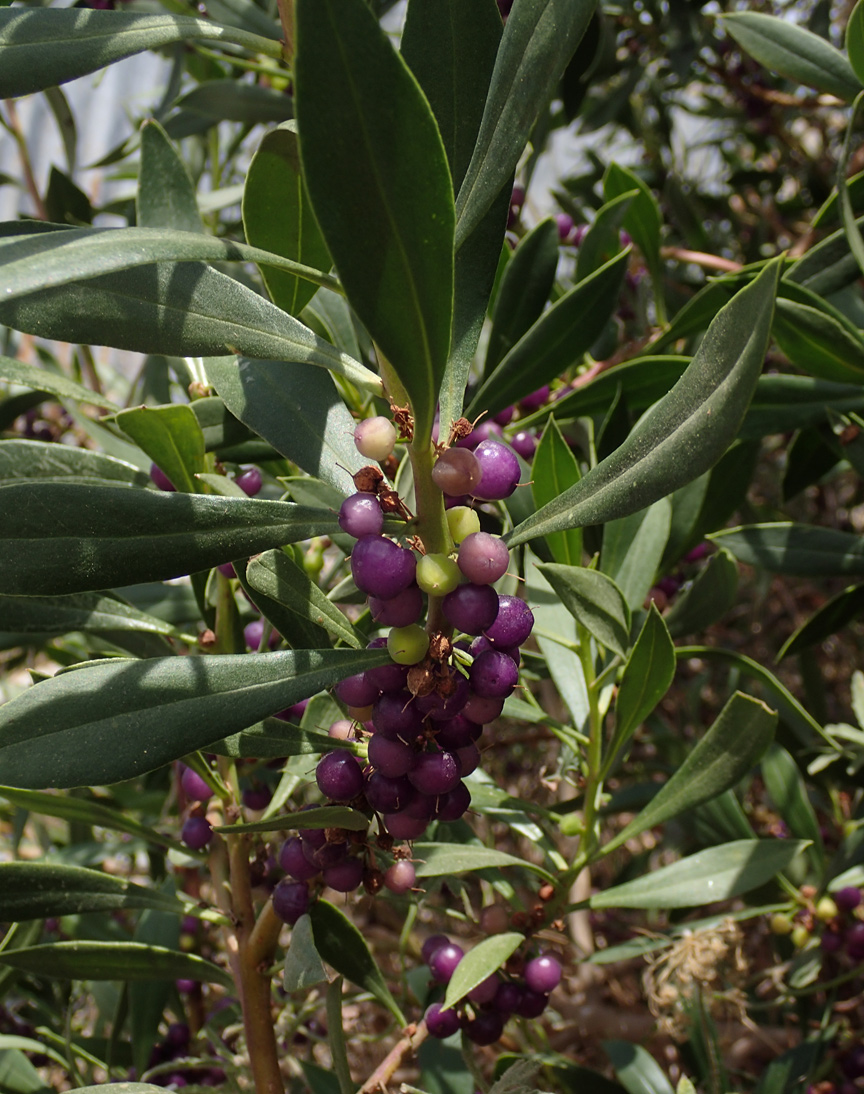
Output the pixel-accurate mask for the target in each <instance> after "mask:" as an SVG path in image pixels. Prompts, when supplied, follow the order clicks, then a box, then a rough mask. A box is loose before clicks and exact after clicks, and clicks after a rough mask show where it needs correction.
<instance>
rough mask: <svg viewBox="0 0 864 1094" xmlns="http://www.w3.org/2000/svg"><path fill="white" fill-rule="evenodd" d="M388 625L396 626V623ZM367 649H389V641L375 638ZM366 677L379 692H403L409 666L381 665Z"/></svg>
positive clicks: (370, 671)
mask: <svg viewBox="0 0 864 1094" xmlns="http://www.w3.org/2000/svg"><path fill="white" fill-rule="evenodd" d="M409 588H410V586H409ZM396 599H398V597H397V598H396ZM381 603H382V604H383V603H384V601H381ZM387 625H388V626H393V627H395V626H396V624H395V623H390V624H387ZM405 625H406V626H407V624H405ZM366 648H367V649H369V650H384V649H386V648H387V639H386V638H384V637H383V636H382V637H380V638H373V639H372V641H371V642H370V643H369V645H368V646H367V647H366ZM365 676H366V679H367V680H370V681H371V682H372V683H373V684H374V685H375V687H376V688H378V690H379V691H388V692H391V691H402V690H403V689H404V688H405V685H406V684H407V682H408V665H379V666H378V668H377V669H367V670H366V673H365Z"/></svg>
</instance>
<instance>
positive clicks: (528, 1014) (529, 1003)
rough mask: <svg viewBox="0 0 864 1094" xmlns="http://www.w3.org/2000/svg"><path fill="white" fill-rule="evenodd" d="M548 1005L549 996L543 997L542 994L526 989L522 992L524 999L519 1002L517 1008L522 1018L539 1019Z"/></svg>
mask: <svg viewBox="0 0 864 1094" xmlns="http://www.w3.org/2000/svg"><path fill="white" fill-rule="evenodd" d="M548 1005H549V997H548V995H542V994H541V993H540V992H537V991H531V989H530V988H525V990H524V991H523V992H522V998H521V999H520V1000H519V1006H518V1007H517V1008H516V1013H517V1014H518V1015H519V1017H520V1018H539V1017H540V1015H541V1014H542V1013H543V1011H544V1010H545V1009H546V1007H547V1006H548Z"/></svg>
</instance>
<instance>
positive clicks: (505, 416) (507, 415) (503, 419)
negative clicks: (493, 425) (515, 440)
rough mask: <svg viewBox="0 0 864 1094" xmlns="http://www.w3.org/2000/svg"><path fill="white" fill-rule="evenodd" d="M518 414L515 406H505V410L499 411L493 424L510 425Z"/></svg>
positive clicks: (494, 417)
mask: <svg viewBox="0 0 864 1094" xmlns="http://www.w3.org/2000/svg"><path fill="white" fill-rule="evenodd" d="M515 413H516V407H515V406H505V407H504V409H503V410H499V411H498V413H497V414H495V415H494V416H493V418H492V421H493V422H497V423H498V425H509V424H510V423H511V422H512V421H513V415H514V414H515Z"/></svg>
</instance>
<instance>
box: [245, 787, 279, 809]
mask: <svg viewBox="0 0 864 1094" xmlns="http://www.w3.org/2000/svg"><path fill="white" fill-rule="evenodd" d="M272 797H273V795H272V793H271V792H270V787H269V786H263V785H260V786H248V787H247V788H246V789H245V790H244V791H243V804H244V805H245V806H246V808H247V809H253V810H256V811H257V810H259V809H266V808H267V806H268V805H269V804H270V799H271V798H272Z"/></svg>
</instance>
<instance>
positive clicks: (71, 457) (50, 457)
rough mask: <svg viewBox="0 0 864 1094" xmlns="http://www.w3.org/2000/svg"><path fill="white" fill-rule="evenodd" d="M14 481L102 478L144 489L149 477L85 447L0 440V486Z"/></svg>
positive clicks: (125, 464)
mask: <svg viewBox="0 0 864 1094" xmlns="http://www.w3.org/2000/svg"><path fill="white" fill-rule="evenodd" d="M15 479H67V480H68V479H90V480H93V479H101V480H103V481H105V482H112V483H115V484H116V483H120V482H123V483H128V484H129V485H130V486H147V485H149V484H150V476H149V475H145V474H144V472H143V471H139V470H138V468H137V467H133V466H132V464H129V463H124V462H123V461H122V460H115V459H114V458H113V457H112V456H106V455H104V453H102V452H91V451H90V450H89V449H87V448H73V447H72V445H66V444H53V443H52V442H50V441H30V440H18V439H15V438H13V439H11V440H8V441H0V483H3V484H5V483H9V482H12V481H14V480H15Z"/></svg>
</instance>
